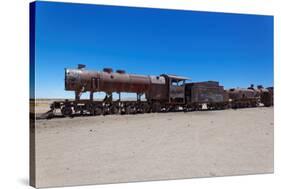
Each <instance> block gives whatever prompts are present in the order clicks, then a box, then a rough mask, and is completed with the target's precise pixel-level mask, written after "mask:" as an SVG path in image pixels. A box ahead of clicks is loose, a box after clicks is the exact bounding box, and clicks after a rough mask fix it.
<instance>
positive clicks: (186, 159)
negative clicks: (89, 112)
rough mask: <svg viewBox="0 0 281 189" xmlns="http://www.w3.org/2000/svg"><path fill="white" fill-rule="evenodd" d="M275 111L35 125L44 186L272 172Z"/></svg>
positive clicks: (38, 166) (105, 118)
mask: <svg viewBox="0 0 281 189" xmlns="http://www.w3.org/2000/svg"><path fill="white" fill-rule="evenodd" d="M273 128H274V125H273V108H252V109H240V110H224V111H201V112H189V113H183V112H179V113H162V114H157V113H155V114H141V115H124V116H120V115H110V116H98V117H77V118H73V119H71V118H62V119H52V120H37V122H36V132H35V133H36V175H37V177H36V182H37V184H36V185H37V186H39V187H47V186H62V185H64V186H68V185H84V184H102V183H117V182H128V181H130V182H133V181H148V180H165V179H181V178H194V177H212V176H225V175H240V174H255V173H272V172H273Z"/></svg>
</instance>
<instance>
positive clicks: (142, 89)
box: [47, 65, 273, 116]
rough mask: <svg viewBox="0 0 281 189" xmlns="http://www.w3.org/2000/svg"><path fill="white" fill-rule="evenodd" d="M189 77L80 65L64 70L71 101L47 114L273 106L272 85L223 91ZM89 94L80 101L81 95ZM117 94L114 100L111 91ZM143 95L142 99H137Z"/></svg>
mask: <svg viewBox="0 0 281 189" xmlns="http://www.w3.org/2000/svg"><path fill="white" fill-rule="evenodd" d="M188 80H189V78H187V77H181V76H176V75H169V74H162V75H160V76H151V75H136V74H127V73H126V72H125V71H123V70H117V71H116V72H114V71H113V70H112V69H111V68H105V69H103V70H102V71H89V70H86V69H85V66H84V65H78V68H77V69H65V90H67V91H74V92H75V100H66V101H56V102H54V103H53V104H52V105H51V110H50V111H49V113H48V114H47V115H48V116H50V115H51V116H53V115H54V112H57V111H56V110H57V109H59V110H60V111H61V114H62V115H63V116H73V115H77V114H83V115H84V114H87V115H100V114H117V113H120V114H132V113H149V112H168V111H180V110H183V111H190V110H202V109H226V108H245V107H256V106H260V105H261V104H263V105H264V106H272V105H273V87H270V88H266V89H265V88H263V87H262V86H258V87H257V88H254V87H253V86H251V87H249V88H247V89H242V88H233V89H229V90H225V89H224V87H223V86H221V85H220V84H219V82H217V81H205V82H193V83H186V81H188ZM84 92H89V93H90V97H89V99H87V100H82V99H81V98H80V97H81V94H82V93H84ZM95 92H104V93H105V94H106V95H105V98H104V99H103V100H97V99H94V93H95ZM123 92H124V93H135V94H136V97H137V98H136V100H134V101H132V100H121V93H123ZM113 93H117V94H119V98H118V99H116V100H114V99H113V96H112V94H113ZM142 96H144V97H145V100H143V98H141V97H142Z"/></svg>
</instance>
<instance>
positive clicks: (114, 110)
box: [111, 105, 119, 114]
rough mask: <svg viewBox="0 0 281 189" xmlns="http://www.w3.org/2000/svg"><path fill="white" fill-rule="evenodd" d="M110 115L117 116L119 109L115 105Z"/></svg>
mask: <svg viewBox="0 0 281 189" xmlns="http://www.w3.org/2000/svg"><path fill="white" fill-rule="evenodd" d="M111 114H119V108H118V106H116V105H113V106H112V107H111Z"/></svg>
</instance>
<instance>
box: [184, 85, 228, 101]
mask: <svg viewBox="0 0 281 189" xmlns="http://www.w3.org/2000/svg"><path fill="white" fill-rule="evenodd" d="M186 94H187V101H189V102H191V103H195V102H196V103H217V102H225V101H226V100H227V99H226V93H225V91H224V89H223V87H222V86H219V83H218V82H216V81H207V82H198V83H188V84H186Z"/></svg>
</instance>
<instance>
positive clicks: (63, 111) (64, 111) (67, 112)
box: [61, 107, 72, 116]
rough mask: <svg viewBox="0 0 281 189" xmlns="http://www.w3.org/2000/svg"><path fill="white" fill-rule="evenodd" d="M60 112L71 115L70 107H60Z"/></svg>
mask: <svg viewBox="0 0 281 189" xmlns="http://www.w3.org/2000/svg"><path fill="white" fill-rule="evenodd" d="M61 113H62V115H64V116H71V115H72V109H71V107H63V108H62V109H61Z"/></svg>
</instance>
